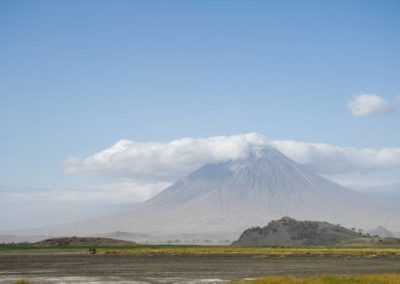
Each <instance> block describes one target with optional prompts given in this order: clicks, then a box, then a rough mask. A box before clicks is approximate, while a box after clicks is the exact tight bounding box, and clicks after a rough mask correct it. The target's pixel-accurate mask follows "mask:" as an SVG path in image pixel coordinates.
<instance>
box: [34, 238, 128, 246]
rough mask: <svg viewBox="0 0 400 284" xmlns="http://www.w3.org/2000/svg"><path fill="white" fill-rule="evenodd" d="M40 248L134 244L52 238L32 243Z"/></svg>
mask: <svg viewBox="0 0 400 284" xmlns="http://www.w3.org/2000/svg"><path fill="white" fill-rule="evenodd" d="M34 245H36V246H41V247H64V246H133V245H136V243H135V242H130V241H122V240H115V239H110V238H86V237H63V238H52V239H47V240H43V241H40V242H36V243H34Z"/></svg>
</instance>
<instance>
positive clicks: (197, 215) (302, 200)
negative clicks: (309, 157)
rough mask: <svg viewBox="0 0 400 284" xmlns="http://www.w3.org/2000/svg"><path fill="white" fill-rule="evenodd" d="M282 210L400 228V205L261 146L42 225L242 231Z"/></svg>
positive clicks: (208, 235)
mask: <svg viewBox="0 0 400 284" xmlns="http://www.w3.org/2000/svg"><path fill="white" fill-rule="evenodd" d="M282 216H293V217H295V218H298V219H316V220H326V221H328V222H331V223H340V224H342V225H345V226H347V227H356V228H363V229H369V228H372V227H376V226H378V225H383V226H385V227H387V228H389V229H390V230H399V229H400V220H398V219H399V218H397V216H398V215H397V214H396V212H392V211H390V210H388V209H386V208H385V207H384V206H381V205H380V204H379V203H377V202H374V201H373V200H371V199H368V198H367V197H366V196H364V195H363V194H361V193H357V192H354V191H352V190H349V189H347V188H344V187H342V186H340V185H338V184H335V183H333V182H331V181H329V180H327V179H325V178H323V177H321V176H319V175H317V174H315V173H313V172H311V171H309V170H308V169H306V168H304V167H303V166H301V165H299V164H297V163H295V162H293V161H292V160H290V159H288V158H287V157H285V156H284V155H283V154H281V153H280V152H278V151H277V150H275V149H272V148H265V147H263V148H260V149H256V150H255V151H254V152H252V153H250V154H249V155H248V157H246V158H244V159H240V160H234V161H227V162H223V163H217V164H207V165H204V166H203V167H201V168H200V169H198V170H197V171H195V172H193V173H192V174H190V175H188V176H187V177H185V178H183V179H182V180H180V181H178V182H177V183H175V184H173V185H172V186H170V187H169V188H167V189H165V190H164V191H162V192H161V193H160V194H158V195H157V196H155V197H154V198H152V199H150V200H148V201H147V202H145V203H143V204H142V205H140V206H137V207H135V208H134V209H132V210H130V211H129V212H126V213H125V214H119V215H115V216H110V217H107V218H99V219H94V220H88V221H83V222H78V223H73V224H68V225H61V226H57V227H51V228H43V229H41V230H40V233H41V234H44V235H60V234H61V235H95V234H96V235H97V234H103V233H109V232H116V231H123V232H131V233H144V234H149V235H152V236H160V237H161V236H165V237H162V238H164V239H165V238H168V239H171V238H175V237H177V238H185V236H187V237H188V238H197V237H199V236H201V238H202V239H223V238H225V239H226V238H228V239H237V237H238V236H239V234H240V233H241V232H243V230H244V229H246V228H248V227H250V226H257V225H260V224H265V223H266V222H268V221H271V220H274V219H279V218H281V217H282ZM27 233H29V234H33V232H32V231H29V232H27ZM162 238H161V239H162Z"/></svg>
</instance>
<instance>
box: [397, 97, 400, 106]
mask: <svg viewBox="0 0 400 284" xmlns="http://www.w3.org/2000/svg"><path fill="white" fill-rule="evenodd" d="M396 100H397V103H398V104H399V105H400V96H397V97H396Z"/></svg>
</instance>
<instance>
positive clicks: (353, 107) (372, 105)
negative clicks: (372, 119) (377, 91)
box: [347, 94, 394, 117]
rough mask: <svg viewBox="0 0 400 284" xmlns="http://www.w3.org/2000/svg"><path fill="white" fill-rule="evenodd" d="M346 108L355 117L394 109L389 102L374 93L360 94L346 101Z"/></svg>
mask: <svg viewBox="0 0 400 284" xmlns="http://www.w3.org/2000/svg"><path fill="white" fill-rule="evenodd" d="M347 108H348V109H349V110H350V111H351V113H352V114H353V115H354V116H356V117H367V116H373V115H377V114H380V113H389V112H392V111H393V110H394V108H393V106H392V104H391V103H389V102H388V101H386V100H384V99H383V98H381V97H379V96H377V95H374V94H362V95H359V96H356V97H354V98H353V99H352V100H351V101H349V102H348V103H347Z"/></svg>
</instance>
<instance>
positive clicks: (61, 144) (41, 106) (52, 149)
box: [0, 0, 400, 189]
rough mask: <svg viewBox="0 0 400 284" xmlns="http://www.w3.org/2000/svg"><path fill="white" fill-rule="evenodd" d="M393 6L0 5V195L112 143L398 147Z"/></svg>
mask: <svg viewBox="0 0 400 284" xmlns="http://www.w3.org/2000/svg"><path fill="white" fill-rule="evenodd" d="M399 15H400V2H399V1H378V0H376V1H347V0H346V1H183V0H182V1H82V0H80V1H72V0H69V1H16V0H0V133H1V139H0V149H1V160H0V187H4V188H8V189H10V188H19V187H29V186H32V187H52V186H58V187H60V186H64V185H68V184H74V183H75V184H78V183H80V182H83V181H82V179H76V180H75V181H74V178H72V177H65V176H64V174H63V170H62V163H63V161H64V160H65V159H66V158H67V157H69V156H77V157H82V158H83V157H86V156H89V155H91V154H92V153H94V152H96V151H99V150H101V149H104V148H106V147H109V146H110V145H112V144H113V143H115V142H116V141H117V140H119V139H122V138H127V139H132V140H139V141H169V140H171V139H175V138H181V137H184V136H190V137H209V136H214V135H224V134H236V133H245V132H249V131H256V132H259V133H262V134H264V135H266V136H267V137H270V138H273V139H294V140H298V141H306V142H324V143H329V144H333V145H340V146H354V147H375V148H380V147H398V146H399V142H400V126H399V116H398V115H397V114H388V115H381V116H376V117H371V118H355V117H353V116H352V115H351V113H350V112H349V111H348V110H347V109H346V103H347V101H348V100H350V99H351V98H352V96H354V95H358V94H360V93H363V92H367V93H376V94H378V95H379V96H381V97H383V98H385V99H387V100H388V101H394V99H395V97H396V96H398V95H400V16H399Z"/></svg>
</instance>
